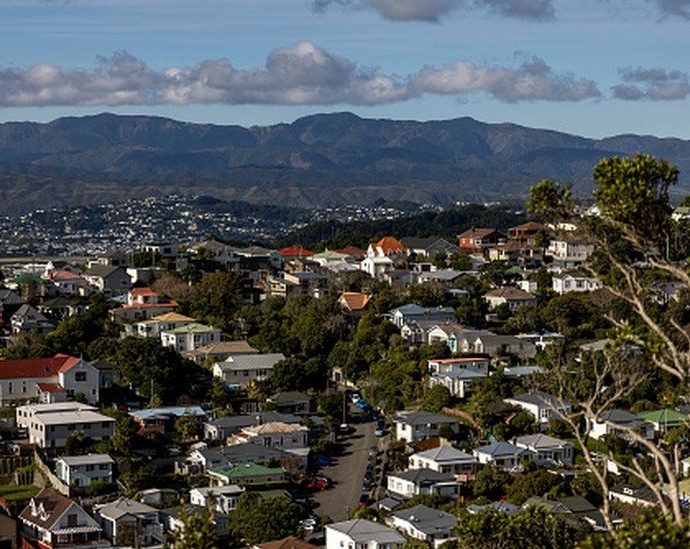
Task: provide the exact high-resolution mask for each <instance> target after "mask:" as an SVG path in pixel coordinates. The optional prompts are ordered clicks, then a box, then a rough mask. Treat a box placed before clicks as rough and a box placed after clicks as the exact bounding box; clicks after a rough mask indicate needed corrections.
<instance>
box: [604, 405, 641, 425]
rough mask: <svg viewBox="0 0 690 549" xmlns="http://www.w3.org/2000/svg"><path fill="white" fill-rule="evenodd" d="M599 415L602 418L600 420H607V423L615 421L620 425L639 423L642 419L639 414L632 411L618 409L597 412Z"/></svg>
mask: <svg viewBox="0 0 690 549" xmlns="http://www.w3.org/2000/svg"><path fill="white" fill-rule="evenodd" d="M599 417H600V418H601V419H602V421H608V422H609V423H617V424H620V425H625V424H627V423H633V424H639V423H642V422H643V421H644V420H643V419H642V418H641V417H640V416H638V415H635V414H633V413H632V412H628V411H627V410H618V409H616V410H607V411H606V412H602V413H601V414H599Z"/></svg>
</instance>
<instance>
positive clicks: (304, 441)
mask: <svg viewBox="0 0 690 549" xmlns="http://www.w3.org/2000/svg"><path fill="white" fill-rule="evenodd" d="M246 443H252V444H259V445H261V446H264V447H267V448H280V449H281V450H294V449H308V448H307V447H308V446H309V428H308V427H305V426H304V425H296V424H294V423H293V424H288V423H280V422H273V423H264V424H262V425H252V426H251V427H245V428H244V429H242V430H241V431H240V432H239V433H237V434H235V435H232V436H231V437H230V438H229V440H228V444H229V445H230V446H232V445H235V444H246Z"/></svg>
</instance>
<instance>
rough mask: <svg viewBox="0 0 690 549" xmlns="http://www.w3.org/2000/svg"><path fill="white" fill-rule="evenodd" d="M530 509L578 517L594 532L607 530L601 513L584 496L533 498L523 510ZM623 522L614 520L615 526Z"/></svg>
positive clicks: (525, 504) (526, 503)
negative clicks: (536, 508) (534, 508)
mask: <svg viewBox="0 0 690 549" xmlns="http://www.w3.org/2000/svg"><path fill="white" fill-rule="evenodd" d="M528 507H539V508H540V509H544V510H545V511H548V512H549V513H554V514H557V515H565V516H566V517H576V518H578V519H580V520H583V521H584V522H586V523H588V524H589V525H590V526H591V527H592V528H593V529H594V530H600V531H603V530H606V522H605V520H604V516H603V515H602V514H601V511H599V509H597V508H596V507H595V506H594V505H592V504H591V503H590V502H589V501H587V500H586V499H585V498H583V497H582V496H566V497H560V498H552V497H549V496H533V497H531V498H529V499H528V500H527V501H526V502H525V503H524V505H523V509H526V508H528ZM622 522H623V521H622V520H620V519H618V520H616V519H614V523H615V524H622Z"/></svg>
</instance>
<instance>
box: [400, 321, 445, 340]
mask: <svg viewBox="0 0 690 549" xmlns="http://www.w3.org/2000/svg"><path fill="white" fill-rule="evenodd" d="M436 326H438V322H436V321H435V320H410V321H409V322H405V324H403V325H402V328H400V335H401V336H402V338H403V339H404V340H405V341H406V342H407V343H410V344H412V345H424V344H426V343H427V341H429V334H430V332H431V331H432V330H434V329H435V328H436Z"/></svg>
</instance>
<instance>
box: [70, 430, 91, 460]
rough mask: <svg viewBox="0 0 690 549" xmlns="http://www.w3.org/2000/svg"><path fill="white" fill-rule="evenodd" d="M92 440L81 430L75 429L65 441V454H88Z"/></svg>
mask: <svg viewBox="0 0 690 549" xmlns="http://www.w3.org/2000/svg"><path fill="white" fill-rule="evenodd" d="M92 444H93V440H91V439H90V438H89V437H87V436H86V435H85V434H84V433H83V431H75V432H74V433H72V434H71V435H70V436H68V437H67V440H66V441H65V455H67V456H82V455H84V454H88V452H89V448H90V447H91V445H92Z"/></svg>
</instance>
